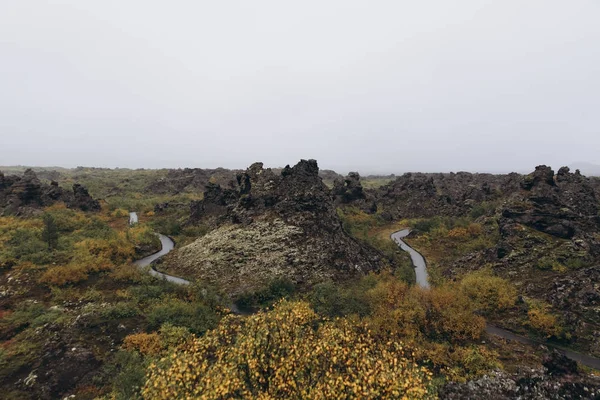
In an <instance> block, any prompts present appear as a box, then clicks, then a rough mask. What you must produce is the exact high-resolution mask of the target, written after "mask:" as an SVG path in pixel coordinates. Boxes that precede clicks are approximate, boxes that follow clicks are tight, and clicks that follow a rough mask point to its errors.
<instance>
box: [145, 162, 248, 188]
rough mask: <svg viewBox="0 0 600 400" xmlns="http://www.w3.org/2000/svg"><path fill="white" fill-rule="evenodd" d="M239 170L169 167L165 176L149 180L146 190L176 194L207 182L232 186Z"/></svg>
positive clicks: (202, 186) (200, 186) (199, 186)
mask: <svg viewBox="0 0 600 400" xmlns="http://www.w3.org/2000/svg"><path fill="white" fill-rule="evenodd" d="M237 172H239V171H235V170H228V169H224V168H216V169H202V168H184V169H170V170H169V171H168V172H167V176H166V177H164V178H160V179H157V180H155V181H153V182H150V183H149V184H148V186H147V187H146V192H148V193H155V194H178V193H183V192H195V191H198V190H202V189H203V188H204V187H205V186H206V185H207V184H208V183H209V182H212V183H218V184H220V185H223V186H233V182H234V180H235V175H236V173H237Z"/></svg>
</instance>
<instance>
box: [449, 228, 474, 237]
mask: <svg viewBox="0 0 600 400" xmlns="http://www.w3.org/2000/svg"><path fill="white" fill-rule="evenodd" d="M467 236H469V232H467V230H466V229H465V228H454V229H451V230H450V231H448V237H449V238H453V239H463V238H466V237H467Z"/></svg>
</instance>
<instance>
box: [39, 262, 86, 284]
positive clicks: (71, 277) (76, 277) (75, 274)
mask: <svg viewBox="0 0 600 400" xmlns="http://www.w3.org/2000/svg"><path fill="white" fill-rule="evenodd" d="M87 278H88V274H87V273H86V271H85V269H84V268H81V267H77V266H73V265H68V266H58V267H51V268H49V269H48V270H46V272H44V273H43V274H42V276H41V277H40V282H41V283H45V284H47V285H54V286H64V285H66V284H68V283H77V282H81V281H85V280H86V279H87Z"/></svg>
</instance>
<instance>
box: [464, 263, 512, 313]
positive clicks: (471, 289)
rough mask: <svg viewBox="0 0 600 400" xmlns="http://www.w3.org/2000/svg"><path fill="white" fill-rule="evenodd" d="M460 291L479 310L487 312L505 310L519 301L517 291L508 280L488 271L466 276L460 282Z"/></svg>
mask: <svg viewBox="0 0 600 400" xmlns="http://www.w3.org/2000/svg"><path fill="white" fill-rule="evenodd" d="M460 290H461V291H462V292H463V293H464V294H465V295H467V296H468V297H469V299H471V301H472V302H473V303H474V304H475V307H476V308H477V309H479V310H483V311H486V312H493V311H500V310H505V309H507V308H509V307H512V306H513V305H514V304H515V302H516V301H517V289H516V288H515V287H514V286H513V285H512V284H511V283H510V282H509V281H507V280H506V279H502V278H500V277H499V276H494V275H493V274H492V273H491V271H488V270H479V271H476V272H471V273H469V274H467V275H465V276H464V277H463V279H462V280H461V282H460Z"/></svg>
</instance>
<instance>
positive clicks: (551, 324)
mask: <svg viewBox="0 0 600 400" xmlns="http://www.w3.org/2000/svg"><path fill="white" fill-rule="evenodd" d="M529 307H530V308H529V311H528V312H527V318H528V324H529V326H530V327H531V328H533V329H535V330H536V331H538V332H540V333H541V334H543V335H544V336H546V337H548V338H549V337H552V336H555V337H558V336H559V335H560V334H561V332H562V327H561V326H560V324H559V322H558V319H557V318H556V316H554V315H552V314H551V313H550V312H548V306H547V305H545V304H543V303H541V302H530V304H529Z"/></svg>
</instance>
